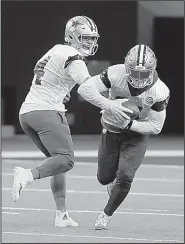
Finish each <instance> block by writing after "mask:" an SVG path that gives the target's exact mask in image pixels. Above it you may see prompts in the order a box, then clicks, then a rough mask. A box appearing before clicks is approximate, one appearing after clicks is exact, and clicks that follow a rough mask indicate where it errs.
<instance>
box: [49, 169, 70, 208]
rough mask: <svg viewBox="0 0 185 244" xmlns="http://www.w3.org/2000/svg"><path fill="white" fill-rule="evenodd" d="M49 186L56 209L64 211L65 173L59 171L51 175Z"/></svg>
mask: <svg viewBox="0 0 185 244" xmlns="http://www.w3.org/2000/svg"><path fill="white" fill-rule="evenodd" d="M50 187H51V190H52V193H53V198H54V201H55V205H56V209H57V210H60V211H61V212H65V211H66V205H65V197H66V174H65V173H61V174H58V175H54V176H51V178H50Z"/></svg>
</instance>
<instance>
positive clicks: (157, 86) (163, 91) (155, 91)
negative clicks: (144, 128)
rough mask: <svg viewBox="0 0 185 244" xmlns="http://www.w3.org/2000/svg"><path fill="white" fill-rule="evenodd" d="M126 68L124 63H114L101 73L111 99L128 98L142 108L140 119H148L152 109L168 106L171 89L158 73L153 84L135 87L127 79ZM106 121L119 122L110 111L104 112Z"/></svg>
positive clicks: (158, 109) (103, 117) (160, 109)
mask: <svg viewBox="0 0 185 244" xmlns="http://www.w3.org/2000/svg"><path fill="white" fill-rule="evenodd" d="M125 74H126V69H125V65H124V64H118V65H113V66H111V67H109V68H108V70H106V71H104V72H103V73H102V74H101V80H102V81H103V83H104V85H105V86H107V88H110V89H109V99H119V98H128V99H130V100H132V101H133V102H134V103H135V104H136V105H137V106H138V107H139V108H140V110H141V113H140V119H142V120H146V119H147V118H148V113H149V111H150V109H152V110H154V111H157V112H159V111H162V110H163V109H165V108H166V106H167V103H168V100H169V89H168V87H167V86H166V85H165V84H164V82H162V81H161V80H160V79H159V77H158V75H157V73H155V74H154V77H153V79H154V81H153V83H152V85H150V86H148V87H145V88H142V89H135V88H133V87H132V86H131V85H130V86H129V83H128V82H127V81H126V80H125ZM102 119H103V120H104V122H106V123H109V124H112V125H116V126H117V127H120V128H121V125H120V126H119V125H118V122H117V121H116V120H115V118H114V117H113V116H111V115H110V113H109V112H108V111H104V112H103V114H102Z"/></svg>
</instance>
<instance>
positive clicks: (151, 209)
mask: <svg viewBox="0 0 185 244" xmlns="http://www.w3.org/2000/svg"><path fill="white" fill-rule="evenodd" d="M2 209H4V210H23V211H46V212H53V211H55V209H47V208H15V207H2ZM68 211H69V212H73V211H80V210H68ZM81 211H83V210H81ZM84 211H90V210H84ZM93 211H95V210H93ZM93 211H92V212H93ZM124 211H132V212H133V211H135V212H136V211H144V212H146V211H147V212H169V211H170V210H167V209H153V208H140V209H133V208H124ZM119 213H121V212H119V211H116V212H115V214H119Z"/></svg>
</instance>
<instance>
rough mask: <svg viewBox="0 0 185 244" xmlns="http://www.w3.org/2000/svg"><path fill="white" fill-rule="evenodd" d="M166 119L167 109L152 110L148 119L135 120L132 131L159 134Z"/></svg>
mask: <svg viewBox="0 0 185 244" xmlns="http://www.w3.org/2000/svg"><path fill="white" fill-rule="evenodd" d="M165 119H166V109H163V110H162V111H160V112H157V111H154V110H152V109H151V110H150V111H149V114H148V120H147V121H137V120H133V124H132V126H131V128H130V130H132V131H136V132H138V133H141V134H159V133H160V132H161V130H162V128H163V125H164V122H165Z"/></svg>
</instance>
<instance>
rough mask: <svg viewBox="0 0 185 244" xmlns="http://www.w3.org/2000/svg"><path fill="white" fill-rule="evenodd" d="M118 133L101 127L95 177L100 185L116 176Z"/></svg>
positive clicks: (118, 145)
mask: <svg viewBox="0 0 185 244" xmlns="http://www.w3.org/2000/svg"><path fill="white" fill-rule="evenodd" d="M119 137H120V134H116V133H112V132H109V131H107V130H105V129H103V131H102V133H101V136H100V143H99V148H98V170H97V179H98V181H99V182H100V184H102V185H107V184H109V183H111V182H112V181H113V180H114V179H115V178H116V172H117V169H118V162H119V149H120V146H121V144H120V140H119Z"/></svg>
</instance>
